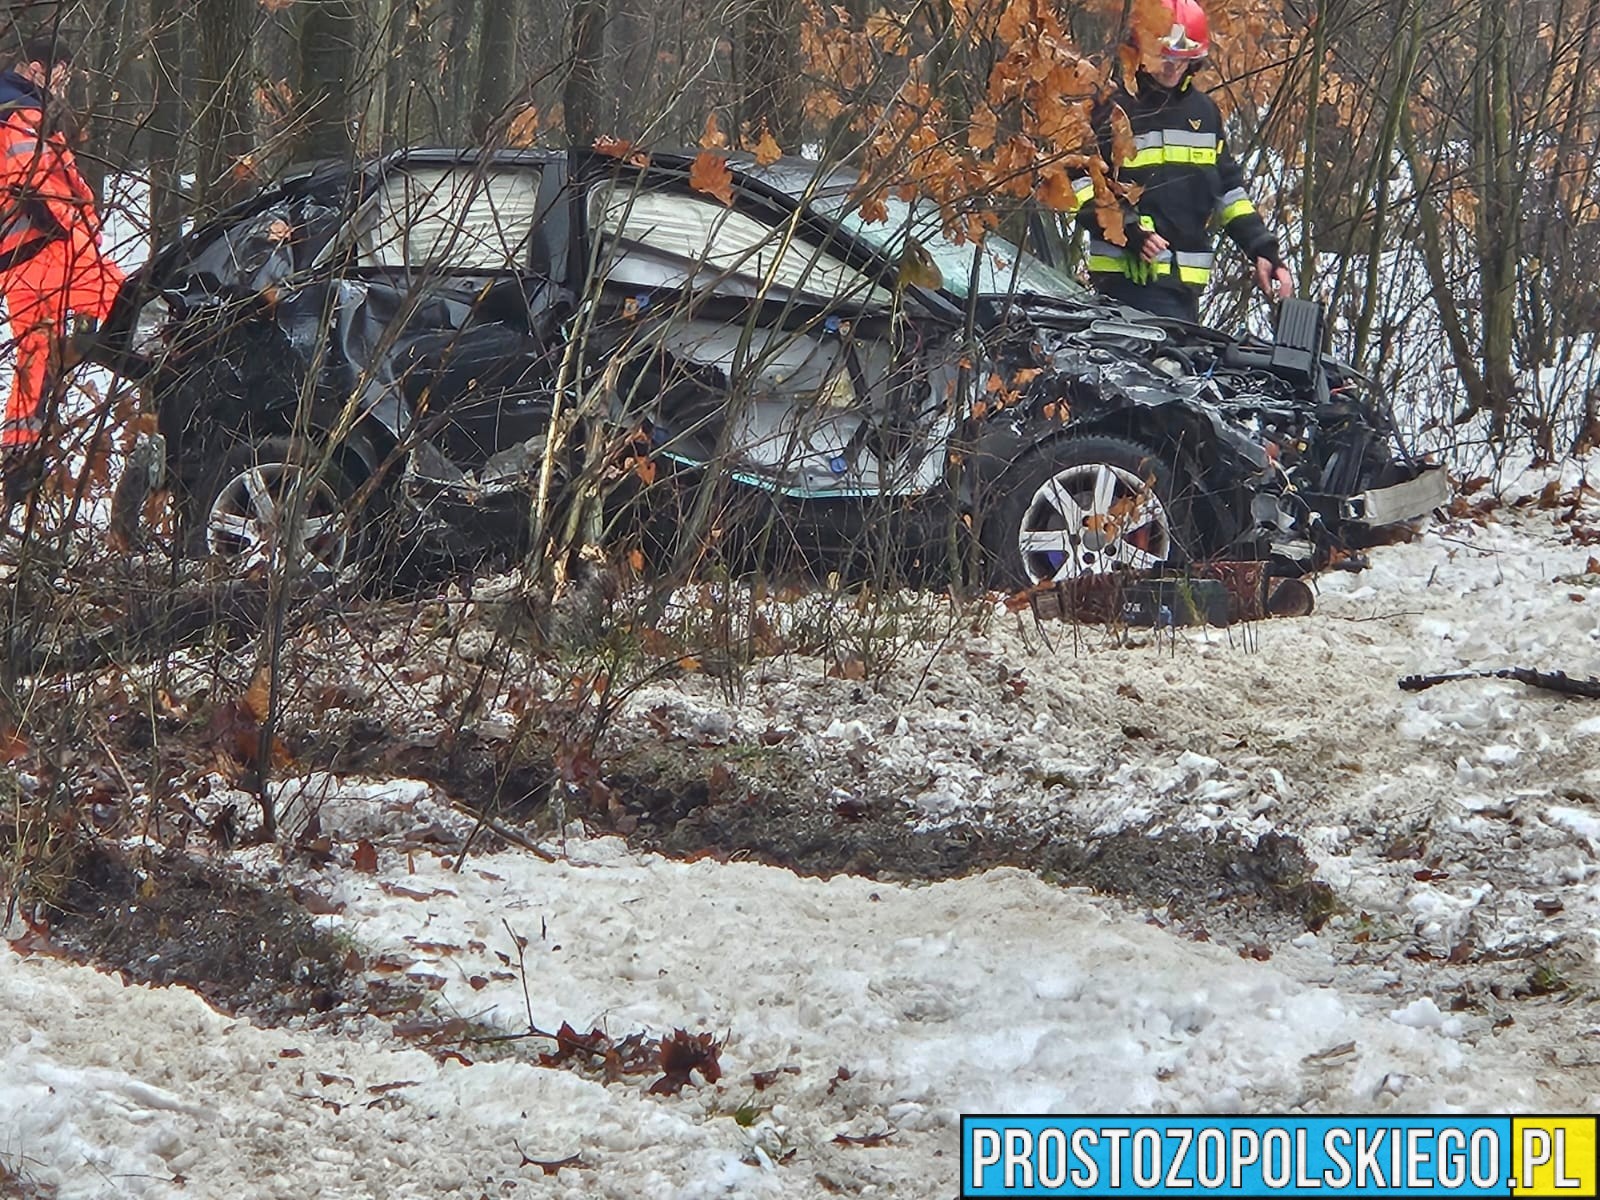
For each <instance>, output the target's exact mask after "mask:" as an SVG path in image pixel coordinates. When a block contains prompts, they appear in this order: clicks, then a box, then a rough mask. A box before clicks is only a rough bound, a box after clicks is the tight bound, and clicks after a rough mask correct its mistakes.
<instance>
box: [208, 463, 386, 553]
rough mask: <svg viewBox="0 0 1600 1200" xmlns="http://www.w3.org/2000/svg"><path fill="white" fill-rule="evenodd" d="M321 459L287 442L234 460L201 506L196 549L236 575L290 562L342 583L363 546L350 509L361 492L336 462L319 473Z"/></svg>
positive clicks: (216, 479)
mask: <svg viewBox="0 0 1600 1200" xmlns="http://www.w3.org/2000/svg"><path fill="white" fill-rule="evenodd" d="M321 456H322V451H320V450H319V449H318V448H316V447H312V446H309V445H307V444H305V443H299V442H295V441H293V440H291V439H288V438H266V439H263V440H261V441H257V442H252V443H249V444H248V445H242V446H239V447H237V448H235V449H234V450H233V451H231V452H229V454H228V455H227V456H226V458H225V459H224V461H223V464H222V468H221V470H219V471H218V472H217V473H216V475H215V476H214V484H213V486H212V487H210V488H208V489H207V492H208V493H209V494H207V495H205V496H202V497H200V498H199V499H200V500H201V503H200V504H198V505H196V509H197V510H198V515H199V516H200V524H199V527H198V528H197V529H195V530H194V533H195V535H196V537H195V538H194V541H195V543H197V544H196V547H195V548H196V549H198V550H201V551H202V552H203V553H205V554H206V555H207V556H208V557H210V558H211V559H212V561H214V562H216V563H217V564H218V565H219V566H221V567H222V568H223V569H224V570H225V571H226V572H227V573H228V574H229V575H245V574H249V573H251V572H253V571H257V570H264V569H267V568H270V567H272V566H275V565H276V564H279V563H282V562H284V561H286V555H288V554H292V555H293V558H294V561H295V562H296V563H297V565H298V566H299V567H300V568H301V569H305V570H309V571H312V572H314V573H316V574H319V575H326V576H333V577H338V576H340V575H342V574H343V573H344V572H345V571H346V570H348V569H349V568H351V567H353V566H354V565H355V563H356V562H357V560H358V558H359V554H360V549H361V541H362V536H361V535H362V528H361V524H360V522H359V520H358V518H357V514H356V513H355V512H354V511H353V510H352V508H351V506H350V501H351V499H352V498H353V497H354V496H355V493H356V488H357V484H356V481H354V480H352V479H351V478H350V477H349V476H348V475H347V474H346V473H345V472H344V470H343V469H341V467H340V464H339V462H338V461H337V460H336V459H335V460H334V461H330V462H328V463H326V464H324V465H322V469H321V470H320V471H318V470H317V467H318V466H319V464H320V460H321ZM297 496H298V505H299V510H298V514H296V512H295V504H296V500H297ZM296 517H297V519H296ZM291 526H292V527H291Z"/></svg>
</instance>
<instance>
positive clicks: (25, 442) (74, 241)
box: [0, 233, 123, 446]
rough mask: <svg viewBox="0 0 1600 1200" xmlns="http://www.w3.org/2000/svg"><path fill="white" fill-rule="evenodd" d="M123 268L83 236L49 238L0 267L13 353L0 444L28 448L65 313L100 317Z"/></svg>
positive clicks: (113, 295)
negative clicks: (22, 258) (40, 246)
mask: <svg viewBox="0 0 1600 1200" xmlns="http://www.w3.org/2000/svg"><path fill="white" fill-rule="evenodd" d="M122 278H123V276H122V272H121V271H120V270H118V269H117V267H116V265H115V264H114V263H112V262H110V261H109V260H107V259H105V258H104V257H102V256H101V254H100V250H99V247H97V246H96V245H95V244H94V242H93V241H92V240H90V239H89V238H88V236H87V235H84V234H81V233H79V234H76V235H75V236H72V237H67V238H61V239H58V240H56V241H52V242H48V243H46V245H45V246H44V248H43V249H41V250H40V251H39V252H38V253H37V254H35V255H33V257H31V258H29V259H27V260H26V261H24V262H20V263H17V264H16V265H15V266H13V267H11V268H10V269H9V270H6V271H0V293H4V295H5V298H6V309H7V312H8V313H9V315H10V317H11V335H12V345H13V347H14V351H15V354H16V360H15V366H14V370H15V373H16V378H15V380H14V382H13V383H12V387H11V395H10V397H9V398H8V399H7V400H6V413H5V423H4V425H3V426H0V446H31V445H33V444H34V443H35V442H37V441H38V440H39V434H40V431H41V429H42V428H43V422H44V417H45V416H46V415H47V414H46V413H45V412H44V411H43V410H44V397H45V389H46V387H47V386H48V385H49V382H50V373H51V367H52V358H53V357H54V359H55V361H56V363H57V364H59V355H60V351H61V346H62V343H63V342H64V340H65V337H66V331H67V315H68V314H69V313H73V312H77V313H82V314H83V315H85V316H90V317H94V318H95V319H96V320H103V319H104V318H105V316H106V314H107V313H108V312H109V311H110V310H111V302H112V301H113V300H114V299H116V295H117V288H118V287H120V286H121V284H122Z"/></svg>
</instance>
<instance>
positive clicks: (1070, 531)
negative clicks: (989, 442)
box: [1017, 462, 1172, 583]
mask: <svg viewBox="0 0 1600 1200" xmlns="http://www.w3.org/2000/svg"><path fill="white" fill-rule="evenodd" d="M1017 549H1018V551H1019V552H1020V553H1021V555H1022V562H1023V566H1024V568H1025V570H1026V571H1027V574H1028V578H1029V579H1030V580H1031V581H1032V582H1034V583H1044V582H1060V581H1063V580H1068V579H1082V578H1086V577H1090V576H1097V575H1110V574H1112V573H1114V572H1119V571H1124V572H1126V571H1150V570H1154V569H1155V568H1157V567H1159V566H1160V565H1161V564H1162V563H1164V562H1166V561H1167V558H1168V557H1169V556H1170V555H1171V553H1172V522H1171V519H1170V516H1169V514H1168V512H1167V508H1166V505H1164V504H1163V503H1162V502H1161V498H1160V497H1159V496H1157V495H1156V493H1155V488H1154V487H1153V486H1152V482H1151V481H1149V480H1145V479H1141V478H1140V477H1139V476H1137V475H1135V474H1134V473H1133V472H1132V471H1128V470H1126V469H1124V468H1122V467H1118V466H1113V465H1112V464H1110V463H1103V462H1090V463H1081V464H1078V465H1075V466H1071V467H1067V468H1065V469H1064V470H1061V471H1058V472H1056V474H1054V475H1052V476H1051V477H1050V478H1049V479H1047V480H1045V481H1044V483H1043V484H1041V485H1040V486H1039V488H1038V490H1037V491H1035V492H1034V494H1033V497H1032V499H1031V500H1030V501H1029V502H1028V507H1027V509H1026V511H1025V512H1024V513H1023V517H1022V527H1021V528H1020V529H1019V530H1018V532H1017Z"/></svg>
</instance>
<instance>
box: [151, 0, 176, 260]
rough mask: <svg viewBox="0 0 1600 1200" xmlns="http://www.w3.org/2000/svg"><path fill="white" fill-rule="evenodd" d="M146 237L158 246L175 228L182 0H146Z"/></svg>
mask: <svg viewBox="0 0 1600 1200" xmlns="http://www.w3.org/2000/svg"><path fill="white" fill-rule="evenodd" d="M150 24H151V35H150V41H151V51H150V52H151V57H152V58H153V59H154V60H155V61H154V62H153V63H152V64H151V71H150V79H151V100H150V237H151V243H152V244H153V245H157V246H159V245H160V244H161V243H162V242H164V241H166V240H167V239H168V238H169V237H171V236H172V235H173V234H174V233H176V232H177V230H178V219H179V214H180V212H181V211H182V209H183V197H182V194H181V192H180V190H179V187H178V153H179V150H180V147H181V143H182V139H181V133H180V131H181V130H182V129H183V127H184V124H185V122H184V110H183V109H184V106H183V85H182V81H183V43H184V26H185V19H184V16H183V13H182V0H150Z"/></svg>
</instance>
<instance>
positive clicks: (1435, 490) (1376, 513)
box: [1340, 463, 1450, 528]
mask: <svg viewBox="0 0 1600 1200" xmlns="http://www.w3.org/2000/svg"><path fill="white" fill-rule="evenodd" d="M1448 503H1450V481H1449V478H1448V476H1447V473H1446V471H1445V469H1444V467H1443V466H1441V465H1439V464H1436V463H1430V464H1428V465H1425V466H1423V467H1422V468H1421V470H1420V472H1419V473H1418V474H1417V475H1416V476H1415V477H1414V478H1412V479H1408V480H1406V481H1405V482H1403V483H1396V484H1392V485H1390V486H1389V487H1381V488H1369V489H1367V490H1366V491H1364V492H1358V493H1356V494H1355V495H1354V496H1349V497H1346V499H1345V501H1344V504H1343V506H1342V512H1341V514H1340V515H1341V516H1342V517H1343V518H1344V520H1346V521H1348V522H1351V523H1352V524H1356V525H1365V526H1367V527H1369V528H1375V527H1377V526H1380V525H1392V524H1394V523H1395V522H1397V521H1409V520H1411V519H1412V518H1414V517H1421V516H1426V515H1427V514H1428V513H1430V512H1432V511H1433V510H1434V509H1436V508H1442V507H1444V506H1445V505H1446V504H1448Z"/></svg>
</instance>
